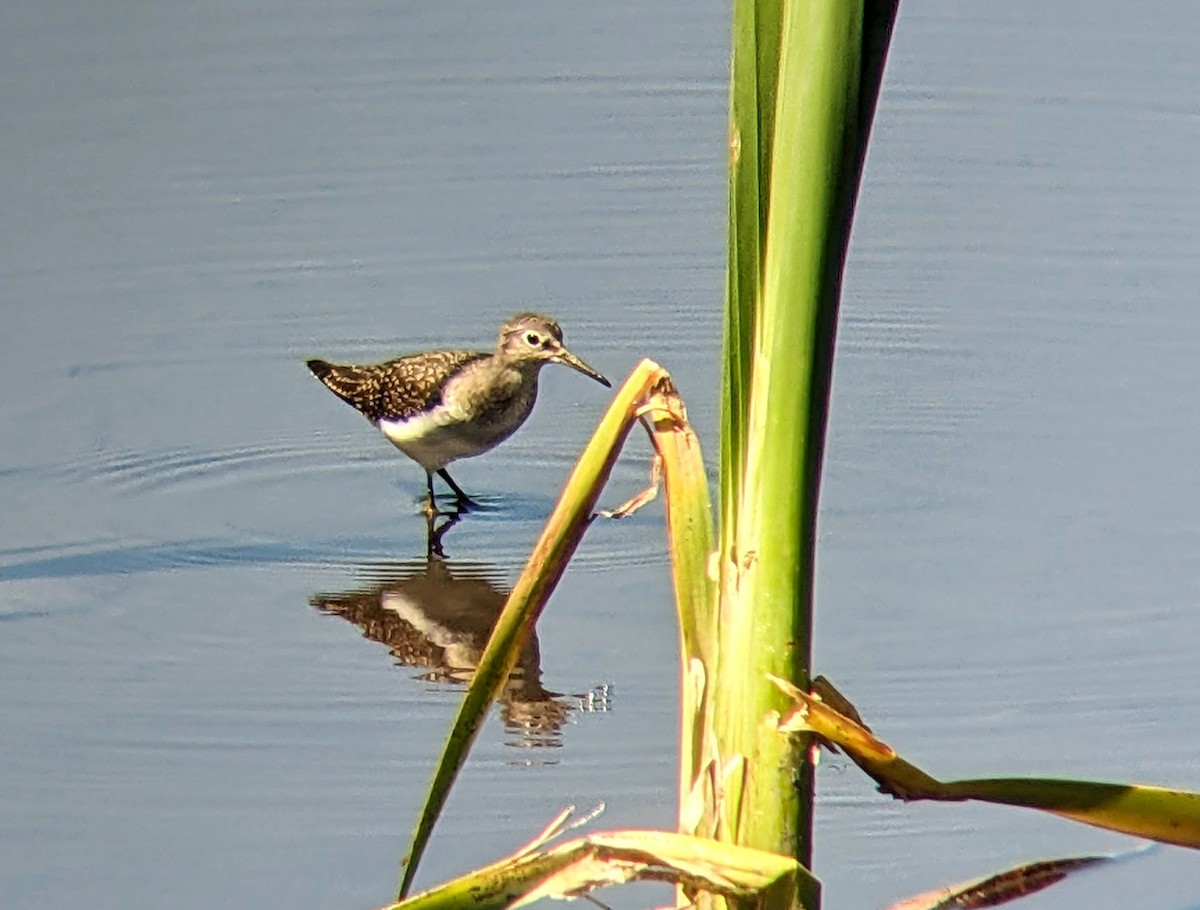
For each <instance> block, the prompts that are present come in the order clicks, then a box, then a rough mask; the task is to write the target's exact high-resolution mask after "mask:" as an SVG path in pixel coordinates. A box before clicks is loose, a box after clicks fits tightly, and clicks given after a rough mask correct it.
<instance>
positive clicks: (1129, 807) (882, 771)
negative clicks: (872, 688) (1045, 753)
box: [775, 679, 1200, 849]
mask: <svg viewBox="0 0 1200 910" xmlns="http://www.w3.org/2000/svg"><path fill="white" fill-rule="evenodd" d="M775 683H776V685H778V686H779V687H780V688H781V689H783V690H784V691H785V692H787V693H788V694H789V695H791V696H792V698H793V699H795V700H796V702H797V708H796V709H795V710H793V711H790V712H788V713H787V714H786V715H784V717H783V718H782V719H781V720H780V722H779V729H780V730H781V731H782V732H797V731H803V732H808V733H815V734H817V735H818V736H820V737H822V738H823V739H826V740H828V741H829V742H831V743H833V744H834V745H835V746H839V747H840V748H841V749H843V750H844V751H845V753H846V754H847V755H849V756H850V758H851V759H853V761H854V762H855V764H857V765H858V766H859V767H860V768H862V769H863V770H864V771H866V772H867V774H869V775H870V776H871V777H872V778H874V779H875V781H876V782H877V783H878V784H879V787H880V789H881V790H883V791H884V792H885V793H891V794H892V795H893V796H895V797H897V798H898V799H904V800H917V799H931V800H938V801H942V802H955V801H960V800H967V799H974V800H981V801H983V802H989V803H999V804H1002V805H1006V806H1022V807H1025V808H1029V809H1040V810H1042V811H1044V812H1052V813H1054V814H1055V815H1059V816H1062V817H1063V818H1069V819H1072V820H1074V821H1078V822H1083V823H1084V824H1088V825H1094V826H1095V827H1097V828H1107V829H1108V830H1110V831H1119V832H1121V833H1123V834H1132V835H1134V836H1135V837H1146V838H1150V839H1151V840H1156V841H1161V842H1163V843H1165V844H1175V845H1176V846H1180V847H1192V848H1193V849H1200V793H1194V792H1190V791H1184V790H1168V789H1164V788H1162V787H1151V786H1145V785H1141V784H1116V783H1104V782H1097V781H1084V780H1058V779H1052V778H996V779H984V780H957V781H947V782H943V781H940V780H937V779H936V778H934V777H931V776H930V775H928V774H926V773H925V772H924V771H922V770H921V769H920V768H918V767H917V766H916V765H913V764H910V763H909V762H907V761H905V760H904V759H903V758H901V757H900V756H899V755H898V754H897V753H896V751H895V750H894V749H892V748H891V746H889V745H887V743H885V742H883V741H882V740H880V739H878V738H877V737H876V736H875V735H874V734H872V733H871V732H870V731H869V730H867V729H866V728H865V727H863V726H862V725H861V724H859V723H857V722H856V721H854V720H852V719H851V718H849V717H846V716H845V715H844V714H839V713H838V712H837V711H835V710H833V708H831V707H829V705H827V704H825V703H824V702H821V701H819V700H817V699H816V698H813V697H812V696H811V695H809V694H807V693H805V692H801V691H800V690H798V689H797V688H796V687H795V686H792V685H791V684H789V683H787V682H785V681H784V680H780V679H776V680H775Z"/></svg>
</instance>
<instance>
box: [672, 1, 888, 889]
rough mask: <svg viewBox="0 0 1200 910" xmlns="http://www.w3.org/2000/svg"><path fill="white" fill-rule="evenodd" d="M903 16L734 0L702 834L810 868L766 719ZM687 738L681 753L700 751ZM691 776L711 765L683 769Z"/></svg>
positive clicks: (796, 765)
mask: <svg viewBox="0 0 1200 910" xmlns="http://www.w3.org/2000/svg"><path fill="white" fill-rule="evenodd" d="M897 7H898V0H891V2H878V0H874V2H873V0H866V2H861V0H860V2H855V0H790V2H785V0H757V2H756V0H735V3H734V25H733V71H732V82H731V95H730V134H729V145H730V171H729V190H730V196H729V259H728V272H727V275H728V281H727V294H726V317H725V349H724V367H725V381H724V388H723V396H722V418H723V419H722V437H721V470H720V495H719V500H720V532H719V545H718V553H719V564H718V579H719V580H718V584H717V598H718V607H717V611H716V615H715V623H716V627H717V628H716V632H717V639H716V645H715V647H714V648H713V649H712V652H713V653H711V654H710V655H709V658H710V660H711V659H712V658H713V657H715V667H713V666H710V667H709V674H710V678H713V674H714V673H715V678H713V682H712V684H711V686H710V689H709V692H710V695H709V699H710V709H709V710H710V711H711V714H710V722H711V724H712V728H713V732H714V735H715V740H716V744H717V745H716V748H717V755H715V756H709V757H710V758H711V759H715V760H717V761H719V762H720V767H723V768H725V769H726V770H727V773H726V776H725V779H724V781H723V787H722V790H723V794H724V796H723V799H724V800H725V801H726V802H727V805H725V806H724V807H723V808H722V809H721V810H720V812H719V817H717V818H714V819H713V829H712V830H711V831H710V833H712V834H715V835H716V836H717V837H719V838H721V839H724V840H729V841H731V842H734V843H739V844H744V845H747V846H754V847H759V848H761V849H766V850H771V851H775V852H780V853H785V854H788V855H792V856H795V857H797V858H798V859H799V860H800V861H801V862H803V863H804V864H805V865H806V866H807V865H809V861H810V858H811V801H812V768H811V764H810V762H809V761H808V754H809V748H808V743H807V742H806V741H805V740H804V739H803V738H799V737H793V738H787V737H781V736H779V735H778V734H777V733H776V732H775V731H774V729H773V727H772V726H771V725H770V724H769V723H767V721H768V719H769V718H771V717H773V716H776V715H778V714H779V713H781V712H782V711H784V710H786V708H787V700H786V699H785V698H784V697H783V696H782V694H781V692H780V691H779V689H778V688H776V687H775V686H774V685H772V684H771V683H770V682H769V679H768V677H769V675H773V676H778V677H781V678H783V679H787V680H791V681H793V682H794V683H795V684H796V685H798V686H800V687H801V688H806V687H807V686H808V683H809V667H810V659H811V629H812V608H813V603H812V598H813V577H814V575H813V570H814V550H815V542H816V522H817V504H818V494H819V488H820V472H821V459H822V454H823V448H824V439H825V424H826V418H827V414H828V401H829V392H830V382H831V376H832V365H833V351H834V342H835V336H836V325H837V312H838V303H839V299H840V294H841V278H842V269H843V266H844V264H845V258H846V251H847V247H848V244H849V236H850V224H851V219H852V217H853V211H854V204H855V199H856V195H857V189H858V184H859V179H860V175H861V171H862V163H863V159H864V156H865V152H866V147H867V139H868V136H869V131H870V124H871V119H872V116H873V113H874V107H875V101H876V98H877V97H878V92H879V86H880V82H881V79H882V73H883V65H884V60H885V57H886V52H887V46H888V41H889V39H890V35H891V29H892V25H893V23H894V21H895V16H896V12H897ZM695 740H696V738H695V737H694V736H692V737H689V736H687V735H685V737H684V747H685V749H686V748H687V747H688V743H689V742H695ZM690 764H691V765H692V767H700V766H701V765H702V764H703V762H702V761H700V760H697V759H693V760H692V761H691V762H690Z"/></svg>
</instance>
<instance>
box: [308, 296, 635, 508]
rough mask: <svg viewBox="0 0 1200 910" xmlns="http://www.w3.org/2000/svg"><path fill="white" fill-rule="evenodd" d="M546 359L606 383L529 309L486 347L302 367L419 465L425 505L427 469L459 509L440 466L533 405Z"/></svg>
mask: <svg viewBox="0 0 1200 910" xmlns="http://www.w3.org/2000/svg"><path fill="white" fill-rule="evenodd" d="M548 363H562V364H566V365H567V366H569V367H572V368H573V369H576V370H578V371H579V372H580V373H583V374H584V375H585V376H591V377H592V378H593V379H594V380H596V381H597V382H599V383H601V384H602V385H605V386H609V387H610V388H611V383H609V381H608V380H607V379H605V378H604V377H603V376H602V375H600V374H599V373H597V372H596V371H595V370H593V369H592V368H591V367H589V366H588V365H587V364H586V363H584V362H583V361H582V360H580V359H579V358H578V357H576V356H575V355H574V354H572V353H571V352H570V351H568V350H567V349H566V348H565V347H564V346H563V333H562V329H560V328H559V327H558V323H557V322H555V321H554V320H553V319H550V318H549V317H548V316H541V315H539V314H537V313H520V314H518V315H516V316H514V317H513V318H512V319H510V320H509V321H508V322H506V323H504V325H503V326H501V327H500V336H499V338H497V340H496V349H495V350H494V351H492V352H491V353H490V354H489V353H488V352H486V351H424V352H422V353H420V354H409V355H407V356H405V357H399V358H397V359H395V360H389V361H387V362H386V363H379V364H372V365H369V366H356V365H353V364H344V365H343V364H335V363H327V362H326V361H324V360H310V361H308V368H309V369H310V370H312V373H313V375H314V376H316V377H317V378H318V379H320V380H321V382H323V383H325V385H326V386H328V387H329V389H330V391H332V392H333V394H335V395H337V396H338V398H340V399H342V401H344V402H346V403H347V404H349V405H350V406H351V407H353V408H354V409H355V410H357V411H359V412H360V413H361V414H362V415H363V416H364V417H366V418H367V420H369V421H371V423H373V424H375V426H377V427H379V429H380V431H381V432H382V433H383V435H384V436H386V437H387V439H388V441H389V442H391V443H392V445H394V446H395V447H396V448H398V449H399V450H400V451H401V452H403V453H404V454H405V455H407V456H408V457H409V458H411V459H412V460H413V461H415V462H416V463H417V464H419V465H420V466H421V467H422V468H424V469H425V480H426V490H427V498H426V502H425V508H426V511H427V513H428V514H433V513H435V512H436V511H437V510H436V508H435V507H434V499H433V475H434V474H438V475H439V476H440V477H441V478H442V480H444V481H446V483H447V484H449V485H450V489H451V490H453V491H454V495H455V496H456V497H457V499H458V507H459V508H460V509H462V508H465V507H467V506H468V505H469V504H470V502H471V500H470V498H469V497H468V496H467V494H466V493H464V492H463V490H462V488H461V487H460V486H459V485H458V484H456V483H455V482H454V480H453V479H452V478H451V477H450V474H449V473H448V472H447V471H446V465H448V464H450V462H452V461H455V460H456V459H459V458H471V457H473V456H475V455H482V454H483V453H484V452H487V451H489V450H491V449H493V448H495V447H496V446H497V445H499V444H500V443H502V442H503V441H504V440H506V439H508V437H509V436H511V435H512V434H513V433H515V432H516V431H517V429H518V428H519V427H520V426H521V424H523V423H524V422H525V419H526V418H527V417H528V416H529V414H530V412H531V411H532V410H533V403H534V401H535V400H536V399H537V388H538V373H539V372H540V371H541V369H542V367H544V366H545V365H546V364H548Z"/></svg>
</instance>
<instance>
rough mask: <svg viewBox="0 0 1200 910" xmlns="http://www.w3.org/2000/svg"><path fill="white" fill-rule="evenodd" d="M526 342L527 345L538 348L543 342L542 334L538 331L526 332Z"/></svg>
mask: <svg viewBox="0 0 1200 910" xmlns="http://www.w3.org/2000/svg"><path fill="white" fill-rule="evenodd" d="M525 343H526V344H527V345H529V346H530V347H533V348H536V347H537V346H538V345H540V344H541V343H542V336H541V335H539V334H538V333H537V332H526V333H525Z"/></svg>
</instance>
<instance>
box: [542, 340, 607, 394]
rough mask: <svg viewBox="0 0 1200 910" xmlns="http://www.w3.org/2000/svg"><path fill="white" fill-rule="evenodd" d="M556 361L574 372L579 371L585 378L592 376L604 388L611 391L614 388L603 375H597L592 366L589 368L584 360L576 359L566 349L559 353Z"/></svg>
mask: <svg viewBox="0 0 1200 910" xmlns="http://www.w3.org/2000/svg"><path fill="white" fill-rule="evenodd" d="M555 360H557V361H558V362H559V363H561V364H564V365H565V366H569V367H570V368H571V369H573V370H578V371H579V372H580V373H582V374H583V375H584V376H591V377H592V378H593V379H594V380H596V382H598V383H600V385H602V386H605V387H607V388H610V389H611V388H612V383H611V382H609V381H608V380H607V379H605V378H604V376H603V375H601V374H600V373H597V372H596V371H595V370H593V369H592V368H591V367H590V366H588V365H587V364H586V363H584V362H583V361H582V360H580V359H579V358H578V357H576V356H575V355H574V354H572V353H571V352H570V351H568V350H567V349H566V348H563V349H562V350H561V351H559V352H558V356H557V357H556V358H555Z"/></svg>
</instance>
